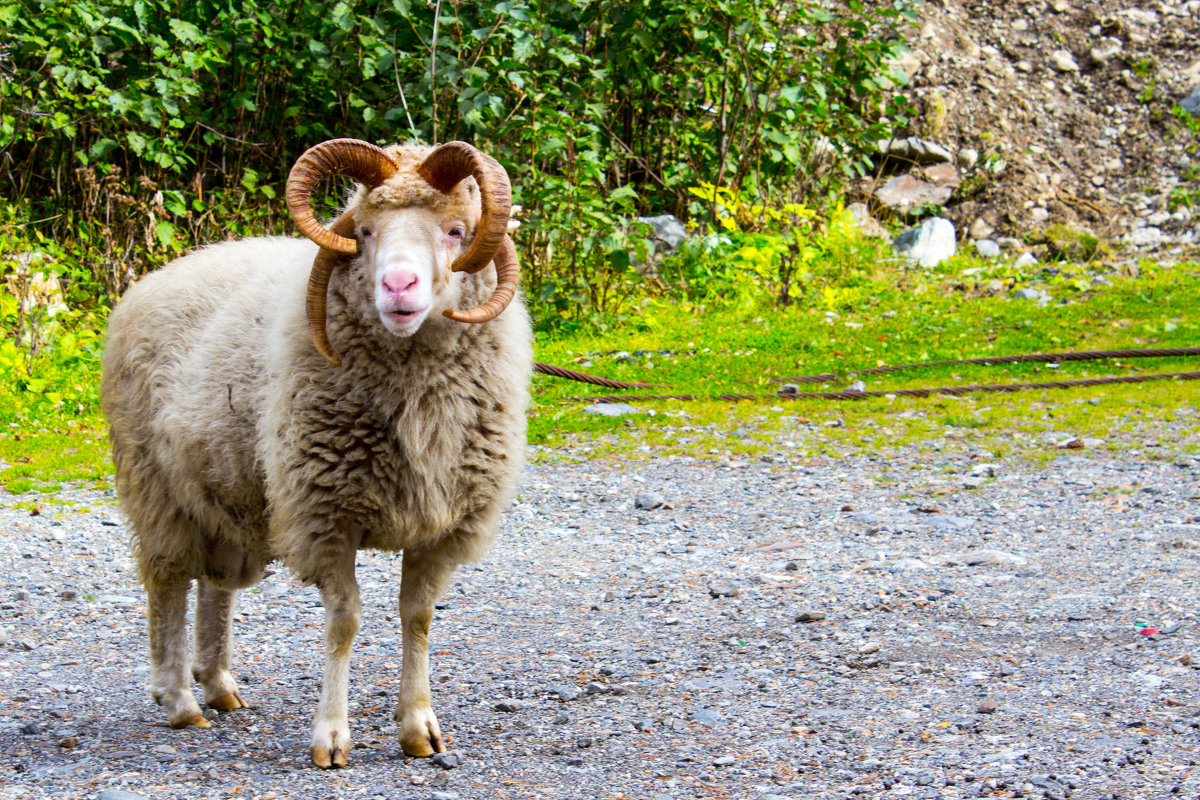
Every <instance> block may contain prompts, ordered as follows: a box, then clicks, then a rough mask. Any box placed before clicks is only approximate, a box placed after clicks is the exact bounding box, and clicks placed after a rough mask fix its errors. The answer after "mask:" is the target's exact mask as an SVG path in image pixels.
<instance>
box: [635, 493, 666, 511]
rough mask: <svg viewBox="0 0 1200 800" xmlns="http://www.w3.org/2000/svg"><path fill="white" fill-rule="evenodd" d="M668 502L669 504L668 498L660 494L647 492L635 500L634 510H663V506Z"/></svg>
mask: <svg viewBox="0 0 1200 800" xmlns="http://www.w3.org/2000/svg"><path fill="white" fill-rule="evenodd" d="M666 502H667V500H666V498H665V497H663V496H662V495H661V494H659V493H658V492H646V493H644V494H639V495H638V496H637V497H635V498H633V506H634V508H644V509H647V510H649V509H654V508H662V506H663V504H664V503H666Z"/></svg>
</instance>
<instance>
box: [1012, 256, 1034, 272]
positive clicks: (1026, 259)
mask: <svg viewBox="0 0 1200 800" xmlns="http://www.w3.org/2000/svg"><path fill="white" fill-rule="evenodd" d="M1036 263H1038V260H1037V256H1035V255H1034V254H1033V253H1022V254H1021V255H1020V256H1018V257H1017V260H1016V261H1014V262H1013V266H1014V267H1016V268H1017V269H1024V268H1025V267H1032V266H1033V265H1034V264H1036Z"/></svg>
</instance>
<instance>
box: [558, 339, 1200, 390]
mask: <svg viewBox="0 0 1200 800" xmlns="http://www.w3.org/2000/svg"><path fill="white" fill-rule="evenodd" d="M1188 355H1200V347H1162V348H1147V349H1141V350H1086V351H1077V352H1066V353H1029V354H1026V355H1019V356H989V357H986V358H964V359H958V360H953V361H922V362H918V363H915V364H898V365H894V366H883V367H872V368H869V369H863V370H857V371H856V372H855V374H858V375H878V374H881V373H886V372H898V371H900V370H906V369H915V368H917V367H941V366H953V365H955V364H989V365H990V364H1016V363H1021V362H1043V363H1060V362H1064V361H1091V360H1099V359H1104V358H1163V357H1170V356H1188ZM534 370H535V371H537V372H540V373H542V374H545V375H553V376H555V377H559V378H566V379H568V380H575V381H580V382H582V383H590V384H594V385H596V386H604V387H606V388H609V389H642V388H647V387H650V386H655V385H656V384H651V383H646V382H644V381H638V382H636V383H634V382H629V381H614V380H610V379H609V378H601V377H597V376H595V375H588V374H586V373H583V372H575V371H573V370H569V369H563V368H562V367H555V366H551V365H549V364H534ZM837 378H838V376H837V375H835V374H834V373H831V372H825V373H821V374H820V375H804V376H800V377H793V378H782V379H781V380H783V381H786V382H788V383H821V382H827V381H832V380H837ZM1198 379H1200V372H1171V373H1156V374H1151V375H1126V376H1110V377H1104V378H1082V379H1079V380H1070V381H1045V382H1039V383H993V384H976V385H969V386H939V387H935V388H917V389H891V390H871V391H866V390H852V389H847V390H844V391H840V392H797V391H779V392H776V393H775V394H714V395H694V394H647V395H610V396H601V397H570V398H567V402H584V403H620V402H627V401H646V400H718V401H738V400H767V399H770V400H799V399H802V398H809V399H813V400H862V399H865V398H868V397H888V396H891V397H929V396H930V395H935V394H944V395H962V394H970V393H973V392H1019V391H1025V390H1029V389H1065V388H1070V387H1077V386H1103V385H1106V384H1118V383H1144V382H1146V381H1157V380H1198Z"/></svg>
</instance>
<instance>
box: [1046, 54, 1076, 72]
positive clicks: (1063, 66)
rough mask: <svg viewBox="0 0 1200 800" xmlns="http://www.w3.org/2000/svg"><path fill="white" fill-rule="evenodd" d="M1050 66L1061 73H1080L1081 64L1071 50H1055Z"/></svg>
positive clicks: (1051, 55)
mask: <svg viewBox="0 0 1200 800" xmlns="http://www.w3.org/2000/svg"><path fill="white" fill-rule="evenodd" d="M1050 66H1052V67H1054V68H1055V69H1056V70H1058V71H1059V72H1079V64H1078V63H1076V61H1075V56H1073V55H1071V52H1070V51H1069V50H1055V51H1054V52H1053V53H1051V54H1050Z"/></svg>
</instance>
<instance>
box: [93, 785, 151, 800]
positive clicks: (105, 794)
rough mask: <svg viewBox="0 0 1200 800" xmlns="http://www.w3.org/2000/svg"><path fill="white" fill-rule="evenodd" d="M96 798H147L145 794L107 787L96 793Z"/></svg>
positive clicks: (102, 799)
mask: <svg viewBox="0 0 1200 800" xmlns="http://www.w3.org/2000/svg"><path fill="white" fill-rule="evenodd" d="M96 800H147V798H146V796H145V795H141V794H136V793H134V792H127V791H125V790H124V789H116V788H108V789H105V790H104V791H102V792H100V794H99V795H97V797H96Z"/></svg>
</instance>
